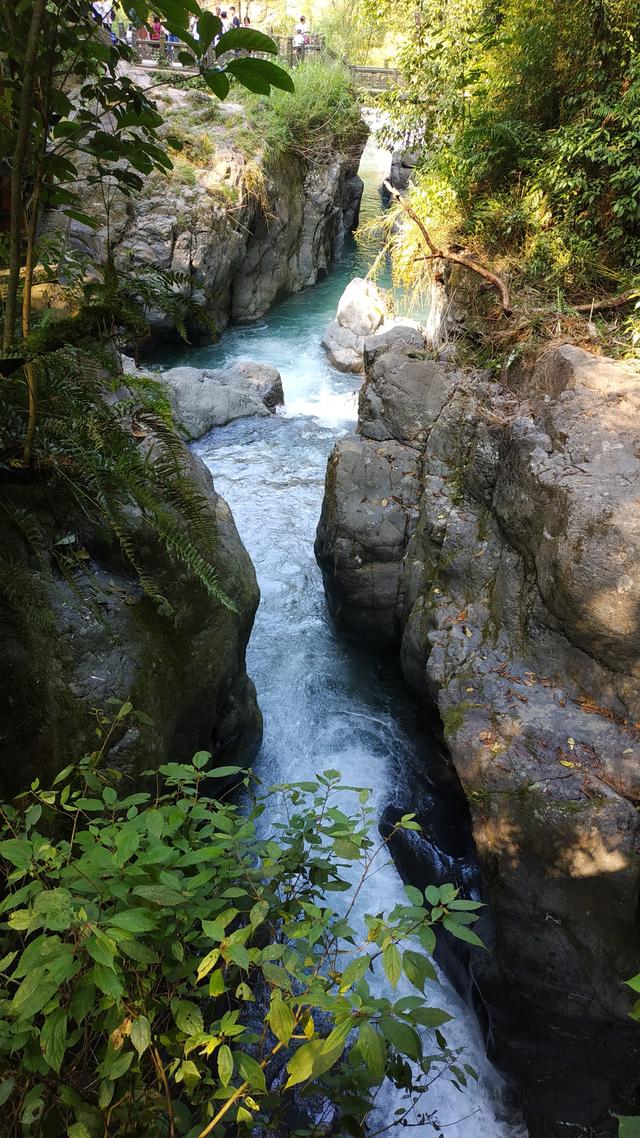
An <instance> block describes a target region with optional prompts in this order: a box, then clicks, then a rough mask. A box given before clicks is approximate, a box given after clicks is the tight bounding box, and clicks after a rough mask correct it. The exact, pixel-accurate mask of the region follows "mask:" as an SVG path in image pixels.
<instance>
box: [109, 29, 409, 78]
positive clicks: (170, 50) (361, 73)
mask: <svg viewBox="0 0 640 1138" xmlns="http://www.w3.org/2000/svg"><path fill="white" fill-rule="evenodd" d="M118 31H119V35H118V38H119V39H121V40H122V41H123V42H126V35H125V29H124V24H122V23H121V24H119V27H118ZM269 34H270V35H271V37H272V39H273V40H274V41H275V43H276V45H277V47H278V55H279V56H281V57H282V58H283V59H285V60H286V62H287V63H288V64H289V66H290V67H295V66H296V64H298V63H301V62H302V61H303V60H305V59H308V58H309V57H310V56H314V55H316V54H319V55H322V56H325V57H327V58H328V59H331V60H333V61H334V62H335V63H342V64H343V65H344V66H345V67H347V68H348V69H349V71H350V72H351V76H352V78H353V80H354V82H355V84H356V86H357V87H362V88H364V89H366V90H369V91H385V90H387V88H388V87H390V86H391V84H392V83H394V82H397V79H398V71H397V70H395V69H394V68H391V67H369V66H366V65H365V66H362V65H359V64H353V63H349V62H348V61H347V60H345V59H342V58H341V57H340V56H339V55H338V54H337V53H336V52H335V51H334V50H333V49H332V48H330V47H329V46H328V44H327V42H326V39H325V37H324V36H323V35H321V34H319V33H312V34H311V35H310V37H309V43H306V44H303V45H301V46H300V47H294V44H293V38H294V37H293V36H281V35H277V34H274V33H273V32H272V31H269ZM131 47H132V49H133V51H134V52H135V53H136V54H137V56H138V59H139V61H140V62H141V63H144V62H145V60H153V59H154V57H156V58H157V60H158V61H163V62H166V63H169V64H171V63H173V62H174V61H175V57H176V56H177V54H178V53H179V52H181V51H187V52H189V53H190V54H192V55H193V51H192V49H191V48H190V47H189V45H188V44H186V43H183V42H182V40H170V39H169V38H168V37H167V36H166V35H161V36H160V38H159V39H140V38H139V36H138V34H137V32H136V30H135V29H133V32H132V36H131ZM205 60H206V63H207V65H208V66H213V64H214V63H215V62H216V60H215V56H214V53H213V48H209V49H208V51H207V54H206V57H205ZM193 61H194V71H195V70H197V67H196V57H195V55H193ZM183 70H185V71H186V72H187V73H188V72H189V71H190V68H183Z"/></svg>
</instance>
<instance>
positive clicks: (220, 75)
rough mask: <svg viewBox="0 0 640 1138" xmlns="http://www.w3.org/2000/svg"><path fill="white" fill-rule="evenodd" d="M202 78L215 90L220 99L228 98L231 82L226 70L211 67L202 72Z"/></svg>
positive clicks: (210, 88)
mask: <svg viewBox="0 0 640 1138" xmlns="http://www.w3.org/2000/svg"><path fill="white" fill-rule="evenodd" d="M202 78H203V79H204V81H205V83H206V84H207V87H208V88H209V90H210V91H213V93H214V95H217V96H218V98H219V99H226V97H227V95H228V94H229V87H230V86H231V84H230V83H229V79H228V76H227V75H225V73H224V71H218V70H217V69H216V68H214V67H209V68H207V70H206V71H203V72H202Z"/></svg>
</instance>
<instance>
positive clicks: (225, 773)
mask: <svg viewBox="0 0 640 1138" xmlns="http://www.w3.org/2000/svg"><path fill="white" fill-rule="evenodd" d="M243 773H244V768H243V767H212V769H211V770H210V771H207V778H230V777H231V775H234V774H243Z"/></svg>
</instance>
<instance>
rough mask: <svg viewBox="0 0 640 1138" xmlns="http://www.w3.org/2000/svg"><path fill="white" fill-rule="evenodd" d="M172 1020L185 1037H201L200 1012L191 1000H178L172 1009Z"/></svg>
mask: <svg viewBox="0 0 640 1138" xmlns="http://www.w3.org/2000/svg"><path fill="white" fill-rule="evenodd" d="M173 1018H174V1019H175V1021H176V1027H177V1028H178V1029H179V1031H184V1032H185V1033H186V1034H187V1035H201V1034H202V1033H203V1031H204V1023H203V1021H202V1012H201V1011H200V1008H199V1007H198V1005H197V1004H194V1003H193V1002H192V1000H178V1002H177V1004H176V1005H175V1007H174V1008H173Z"/></svg>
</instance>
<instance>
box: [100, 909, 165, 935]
mask: <svg viewBox="0 0 640 1138" xmlns="http://www.w3.org/2000/svg"><path fill="white" fill-rule="evenodd" d="M108 920H109V922H110V924H112V925H115V926H116V927H117V928H119V929H125V930H126V932H130V933H148V932H151V930H152V929H156V928H157V927H158V922H157V918H156V916H155V914H154V913H152V912H150V911H149V909H124V910H123V911H122V912H120V913H114V914H113V915H111V916H110V917H109V918H108Z"/></svg>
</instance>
